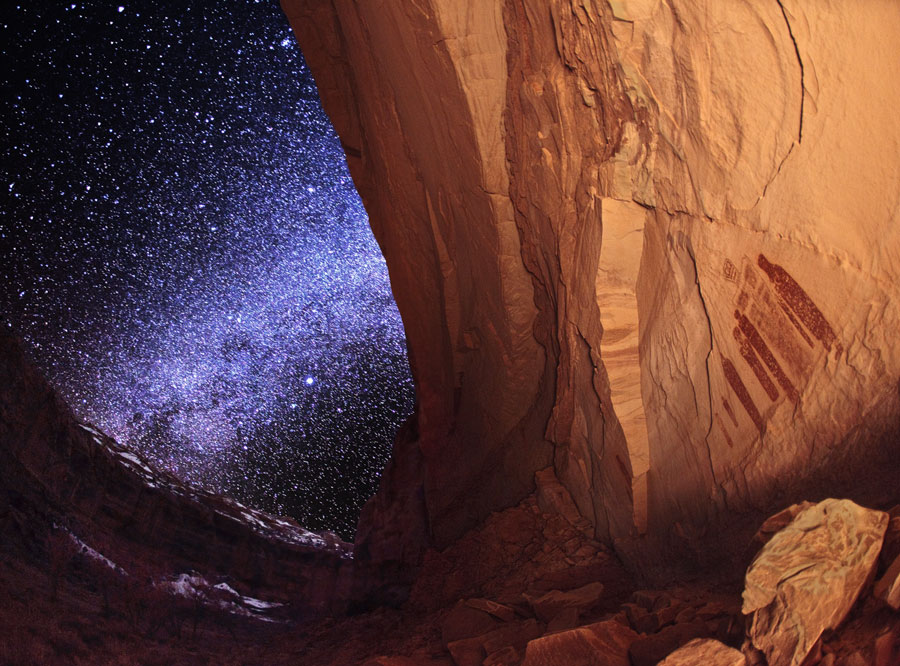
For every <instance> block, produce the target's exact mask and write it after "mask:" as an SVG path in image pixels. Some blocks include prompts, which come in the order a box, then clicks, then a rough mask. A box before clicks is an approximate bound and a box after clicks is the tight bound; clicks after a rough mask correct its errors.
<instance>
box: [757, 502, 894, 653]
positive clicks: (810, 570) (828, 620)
mask: <svg viewBox="0 0 900 666" xmlns="http://www.w3.org/2000/svg"><path fill="white" fill-rule="evenodd" d="M887 523H888V515H887V514H886V513H884V512H882V511H872V510H870V509H865V508H862V507H860V506H857V505H856V504H854V503H853V502H851V501H849V500H834V499H829V500H825V501H823V502H820V503H819V504H816V505H814V506H810V507H808V508H806V509H804V510H802V511H800V512H799V513H798V514H797V516H796V517H795V518H794V519H793V520H792V521H791V523H790V524H789V525H788V526H787V527H785V528H784V529H783V530H781V531H780V532H778V533H777V534H775V535H774V536H773V537H772V539H771V540H770V541H769V542H768V543H767V544H766V545H765V547H763V549H762V551H760V553H759V555H758V556H757V558H756V559H755V560H754V562H753V564H752V565H751V566H750V569H749V570H748V571H747V576H746V585H745V588H744V595H743V599H744V603H743V608H742V610H743V612H744V614H746V615H751V621H750V627H749V630H748V636H749V638H750V640H751V642H752V644H753V646H754V647H755V648H757V649H758V650H760V651H762V652H763V653H765V655H766V658H767V659H768V661H769V663H770V664H784V665H785V666H787V665H788V664H790V666H799V665H800V664H801V663H803V661H804V660H805V659H806V657H807V655H808V654H809V653H810V651H811V650H812V649H813V647H814V646H815V645H816V643H817V641H818V640H819V638H820V637H821V635H822V633H823V632H824V631H825V630H827V629H834V628H836V627H838V626H839V625H840V624H841V622H843V621H844V619H845V618H846V617H847V614H848V612H849V611H850V609H851V608H852V607H853V605H854V604H855V603H856V601H857V599H858V597H859V595H860V592H861V591H862V589H863V587H864V586H865V585H866V584H867V583H869V582H870V581H871V578H872V576H873V574H874V572H875V567H876V564H877V561H878V554H879V552H880V551H881V547H882V542H883V540H884V533H885V529H886V527H887Z"/></svg>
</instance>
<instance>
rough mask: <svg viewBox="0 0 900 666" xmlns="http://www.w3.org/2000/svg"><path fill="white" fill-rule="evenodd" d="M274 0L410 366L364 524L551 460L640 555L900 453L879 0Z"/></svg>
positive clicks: (409, 557)
mask: <svg viewBox="0 0 900 666" xmlns="http://www.w3.org/2000/svg"><path fill="white" fill-rule="evenodd" d="M282 6H283V8H284V10H285V13H286V14H287V15H288V17H289V19H290V21H291V23H292V25H293V28H294V31H295V33H296V35H297V38H298V40H299V42H300V45H301V47H302V49H303V51H304V54H305V57H306V60H307V62H308V63H309V66H310V68H311V69H312V71H313V74H314V75H315V77H316V81H317V83H318V85H319V90H320V93H321V96H322V100H323V104H324V106H325V109H326V111H327V112H328V113H329V115H330V116H331V118H332V120H333V121H334V125H335V127H336V129H337V131H338V134H339V135H340V138H341V141H342V142H343V145H344V148H345V152H346V154H347V161H348V164H349V166H350V170H351V173H352V175H353V177H354V180H355V182H356V184H357V187H358V189H359V191H360V194H361V196H362V198H363V201H364V202H365V205H366V208H367V210H368V212H369V215H370V220H371V224H372V227H373V230H374V232H375V235H376V238H377V239H378V241H379V243H380V244H381V247H382V249H383V251H384V254H385V258H386V260H387V264H388V268H389V270H390V274H391V282H392V285H393V289H394V293H395V296H396V300H397V304H398V306H399V309H400V312H401V314H402V315H403V319H404V323H405V327H406V331H407V336H408V341H409V349H410V359H411V364H412V369H413V373H414V375H415V379H416V386H417V392H418V408H417V414H416V418H415V428H411V429H410V430H409V433H408V438H409V440H410V442H408V444H410V446H408V447H406V448H405V449H403V450H410V449H415V452H414V453H410V454H409V455H411V456H413V457H414V458H415V464H411V463H403V462H402V461H400V462H398V461H395V465H396V466H398V467H400V468H403V469H405V470H406V471H407V472H410V473H411V474H412V475H411V476H410V475H409V474H398V475H394V477H392V479H388V480H386V482H385V484H384V486H383V488H382V491H381V492H380V495H379V497H378V498H376V499H375V500H374V501H373V504H372V505H371V507H370V509H369V510H368V512H367V513H366V515H365V518H364V521H363V524H362V525H361V534H362V535H363V536H362V537H361V539H360V545H361V546H362V547H364V548H366V549H367V552H371V553H377V554H378V558H380V559H382V560H385V561H389V560H395V561H413V560H416V559H417V558H419V557H420V556H421V552H422V551H421V549H418V550H417V549H416V548H415V547H412V546H411V545H410V544H411V543H414V542H416V540H417V539H419V537H420V536H421V535H423V534H424V535H426V536H427V537H428V538H430V539H433V542H434V543H435V544H437V545H438V546H440V547H443V546H446V545H447V544H449V543H451V542H452V541H453V540H454V539H455V538H457V537H458V536H459V535H460V534H462V533H463V532H464V531H465V530H466V529H468V528H469V527H471V526H473V525H475V524H477V523H478V522H479V521H480V520H483V519H484V518H485V517H486V516H487V515H488V514H489V513H490V512H491V511H494V510H497V509H500V508H504V507H508V506H512V505H514V504H515V503H516V502H518V501H520V500H521V499H522V498H523V497H525V496H526V495H528V494H529V493H530V492H531V491H532V490H533V489H534V473H535V472H536V471H538V470H541V469H544V468H546V467H548V466H552V468H553V470H554V473H555V476H556V477H557V478H558V479H559V481H560V482H561V483H562V484H563V485H564V486H565V487H566V488H567V489H568V491H569V493H570V494H571V496H572V498H573V500H574V503H575V505H576V506H577V509H578V511H579V513H580V514H581V516H582V517H583V518H584V519H586V520H587V521H588V522H589V523H590V525H591V528H592V529H593V531H594V534H595V536H597V537H600V538H602V539H604V540H608V539H609V540H612V541H614V542H615V543H616V544H617V546H618V548H619V552H621V553H623V554H626V555H627V556H628V557H629V558H630V561H631V562H632V563H634V562H638V561H639V560H640V559H641V557H643V556H645V555H646V554H647V553H655V554H657V555H658V554H660V553H662V552H666V553H669V554H670V555H671V554H672V551H670V550H665V548H664V547H663V546H660V545H659V544H672V543H681V542H688V543H692V542H696V541H698V540H700V539H702V538H704V535H709V534H711V533H714V532H715V531H716V529H717V528H716V526H717V525H721V524H724V523H727V520H728V517H729V516H731V515H732V514H733V513H734V512H736V511H743V510H751V509H752V510H769V509H771V508H773V507H774V505H775V504H780V505H782V506H783V505H784V504H785V503H789V502H796V501H799V500H801V499H805V498H806V497H810V496H818V497H823V496H827V495H828V494H830V493H832V492H833V490H831V488H833V486H834V484H835V483H838V482H841V483H843V482H846V484H849V485H848V487H849V488H850V490H849V491H848V492H851V493H852V491H853V485H852V484H853V483H856V484H862V483H864V481H862V479H864V477H865V473H866V470H867V469H872V468H874V467H876V466H878V465H881V464H882V463H883V461H891V460H893V461H894V463H895V464H896V460H897V459H898V455H897V453H898V445H897V441H898V440H897V438H896V437H893V435H894V434H895V433H896V429H897V426H896V424H897V417H898V415H900V397H898V391H897V377H898V376H900V347H898V346H897V345H896V344H894V340H893V338H894V331H896V330H897V328H898V324H900V311H898V307H897V303H898V298H897V297H898V289H900V287H898V285H900V235H898V234H900V224H898V222H900V220H898V216H900V212H898V211H900V208H898V201H900V177H898V175H900V173H898V172H900V157H898V156H900V124H898V123H897V122H896V107H897V104H898V101H900V75H898V72H897V67H896V54H895V50H896V49H895V46H896V35H897V34H900V6H898V5H897V4H896V3H892V2H887V1H874V2H855V3H841V2H831V1H820V0H781V1H778V0H773V1H772V2H749V1H746V0H740V1H736V2H727V3H723V2H718V1H716V0H671V1H669V2H663V1H662V0H491V1H490V2H473V1H468V2H467V1H463V0H419V1H417V2H410V3H354V2H349V1H348V0H282ZM398 450H399V449H398ZM400 507H406V509H404V510H401V508H400ZM406 534H412V535H414V536H413V537H410V538H408V539H406V540H404V535H406Z"/></svg>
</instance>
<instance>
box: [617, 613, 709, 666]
mask: <svg viewBox="0 0 900 666" xmlns="http://www.w3.org/2000/svg"><path fill="white" fill-rule="evenodd" d="M711 633H712V632H711V631H710V629H709V627H708V626H707V625H706V623H705V622H697V621H694V622H686V623H684V624H673V625H671V626H669V627H665V628H664V629H662V630H660V631H659V632H657V633H655V634H650V635H649V636H641V637H640V638H638V639H636V640H635V641H634V642H633V643H632V644H631V646H630V647H629V649H628V655H629V657H631V664H632V666H656V664H658V663H659V662H660V661H661V660H663V659H665V657H666V656H667V655H669V654H671V653H672V652H673V651H674V650H677V649H678V648H680V647H681V646H682V645H685V644H687V643H688V642H689V641H691V640H693V639H695V638H708V637H709V636H710V634H711Z"/></svg>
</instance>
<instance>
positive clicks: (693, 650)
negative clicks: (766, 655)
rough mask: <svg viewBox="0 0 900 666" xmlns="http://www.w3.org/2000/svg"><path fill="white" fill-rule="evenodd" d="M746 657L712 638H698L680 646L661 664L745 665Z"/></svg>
mask: <svg viewBox="0 0 900 666" xmlns="http://www.w3.org/2000/svg"><path fill="white" fill-rule="evenodd" d="M746 663H747V659H746V657H744V655H743V654H742V653H741V652H739V651H738V650H735V649H734V648H730V647H728V646H727V645H725V644H724V643H720V642H719V641H717V640H715V639H712V638H697V639H695V640H692V641H691V642H690V643H688V644H686V645H685V646H684V647H681V648H678V649H677V650H675V652H673V653H672V654H670V655H669V656H668V657H666V658H665V659H664V660H663V661H661V662H660V663H659V666H745V665H746Z"/></svg>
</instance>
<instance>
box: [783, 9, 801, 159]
mask: <svg viewBox="0 0 900 666" xmlns="http://www.w3.org/2000/svg"><path fill="white" fill-rule="evenodd" d="M776 2H778V7H779V8H780V9H781V15H782V16H783V17H784V24H785V25H786V26H787V29H788V35H790V37H791V42H793V43H794V53H796V54H797V64H798V65H800V128H799V130H798V131H797V143H800V142H801V141H803V99H804V98H805V97H806V86H805V85H804V83H803V58H801V57H800V47H799V46H797V38H796V37H794V31H793V30H792V29H791V22H790V21H789V20H788V16H787V11H786V10H785V9H784V5H783V4H782V2H781V0H776Z"/></svg>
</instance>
